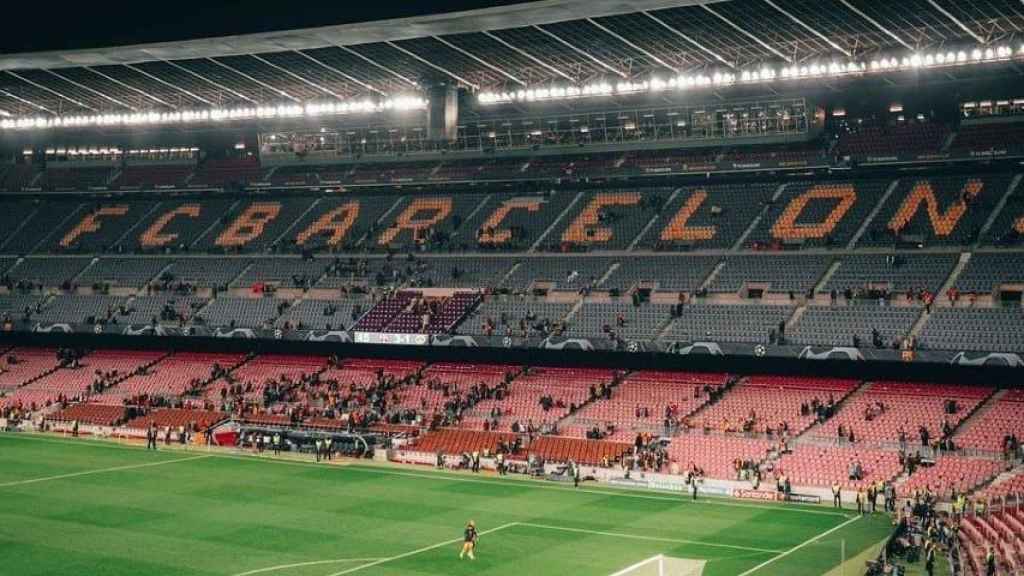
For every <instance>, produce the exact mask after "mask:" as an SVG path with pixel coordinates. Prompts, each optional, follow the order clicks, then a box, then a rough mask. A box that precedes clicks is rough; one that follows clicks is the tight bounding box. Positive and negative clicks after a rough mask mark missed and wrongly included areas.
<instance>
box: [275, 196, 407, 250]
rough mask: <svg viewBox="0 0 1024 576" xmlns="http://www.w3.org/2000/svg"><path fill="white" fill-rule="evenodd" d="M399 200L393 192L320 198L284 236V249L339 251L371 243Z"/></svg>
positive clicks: (282, 240) (282, 241)
mask: <svg viewBox="0 0 1024 576" xmlns="http://www.w3.org/2000/svg"><path fill="white" fill-rule="evenodd" d="M400 199H401V197H399V196H394V195H390V194H380V195H364V196H358V197H350V196H348V195H347V194H346V195H343V196H338V197H326V198H320V199H318V200H317V201H316V204H315V205H314V206H313V208H312V209H311V210H309V211H308V212H306V213H305V214H303V215H302V216H301V217H300V218H298V219H297V220H296V221H295V222H294V225H293V226H292V227H291V229H290V230H288V232H287V233H286V234H285V235H284V236H283V237H282V239H281V243H282V245H283V246H282V248H284V249H288V250H292V251H316V252H339V251H346V250H351V249H353V248H354V247H355V246H357V245H359V246H369V245H371V244H372V243H373V241H374V233H375V232H377V233H379V228H378V222H379V221H380V219H381V218H382V217H383V216H384V214H385V213H387V212H388V210H390V209H391V208H392V207H393V206H396V205H397V203H398V202H399V200H400ZM391 214H392V216H394V215H395V214H396V213H395V212H391Z"/></svg>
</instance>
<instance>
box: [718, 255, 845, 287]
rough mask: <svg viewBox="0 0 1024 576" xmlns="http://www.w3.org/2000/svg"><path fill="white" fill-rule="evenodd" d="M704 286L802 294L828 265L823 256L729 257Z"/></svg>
mask: <svg viewBox="0 0 1024 576" xmlns="http://www.w3.org/2000/svg"><path fill="white" fill-rule="evenodd" d="M724 262H725V265H724V266H723V267H722V269H721V270H720V271H719V272H718V274H717V275H716V276H715V277H714V279H713V280H712V281H711V284H710V285H709V286H708V291H709V292H720V293H721V292H740V291H741V290H743V289H744V288H747V289H749V288H752V287H754V286H755V285H756V286H763V287H764V291H765V292H773V293H777V294H778V293H782V294H784V293H787V292H795V293H797V294H806V293H807V292H809V291H810V290H811V289H813V288H814V286H815V285H816V284H817V282H818V280H820V279H821V277H822V276H823V275H824V274H825V271H826V270H827V269H828V267H829V265H830V264H831V258H829V257H827V256H817V255H815V256H810V255H808V256H798V257H797V256H754V255H744V256H729V257H727V258H725V260H724Z"/></svg>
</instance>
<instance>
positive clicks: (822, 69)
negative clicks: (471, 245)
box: [477, 45, 1024, 105]
mask: <svg viewBox="0 0 1024 576" xmlns="http://www.w3.org/2000/svg"><path fill="white" fill-rule="evenodd" d="M1010 59H1024V45H1021V46H1020V49H1019V50H1018V51H1014V49H1013V48H1012V47H1011V46H1009V45H1003V46H989V47H977V48H973V49H971V51H970V52H967V51H965V50H960V51H952V50H946V51H936V52H931V53H919V52H913V53H908V54H905V55H902V56H895V55H891V56H888V57H884V56H883V57H879V58H874V59H871V60H867V61H854V60H849V61H846V62H843V61H830V62H805V63H803V64H799V65H789V66H781V67H773V66H767V65H766V66H762V67H760V68H752V69H741V70H732V71H726V70H719V71H709V72H708V74H696V75H692V76H691V75H678V76H675V77H671V78H668V79H667V80H663V79H660V78H657V77H651V78H650V79H649V80H646V81H630V80H623V81H621V82H618V83H616V84H615V85H611V84H608V83H606V82H600V83H595V84H587V85H583V86H562V87H558V88H552V87H543V88H541V87H525V88H522V89H519V90H517V91H515V92H481V93H479V94H478V95H477V101H478V102H479V103H480V104H483V105H492V104H505V103H510V102H537V101H545V100H562V99H575V98H589V97H596V96H608V95H612V94H616V95H619V94H621V95H627V94H637V93H642V92H665V91H668V90H677V91H682V90H689V89H692V88H702V87H708V86H715V87H719V86H731V85H734V84H756V83H765V82H773V81H775V80H778V79H781V80H805V79H812V78H822V77H841V76H857V75H863V74H869V73H881V72H892V71H900V70H918V69H927V68H939V67H945V66H963V65H965V64H987V63H990V62H1000V61H1006V60H1010Z"/></svg>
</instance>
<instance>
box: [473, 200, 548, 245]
mask: <svg viewBox="0 0 1024 576" xmlns="http://www.w3.org/2000/svg"><path fill="white" fill-rule="evenodd" d="M541 204H542V202H541V201H540V200H539V199H537V198H516V199H513V200H509V201H508V202H505V203H504V204H502V205H501V206H499V207H498V209H497V210H495V211H494V212H493V213H491V215H490V216H488V217H487V221H485V222H484V223H483V224H482V225H481V226H480V230H479V235H478V237H477V238H478V239H479V241H480V243H481V244H504V243H505V242H508V241H509V240H511V239H512V231H511V230H509V229H507V228H505V229H501V230H499V229H498V226H501V223H502V222H504V221H505V218H507V217H508V215H509V214H511V213H512V211H513V210H526V211H527V212H537V211H539V210H540V207H541Z"/></svg>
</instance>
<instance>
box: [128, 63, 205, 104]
mask: <svg viewBox="0 0 1024 576" xmlns="http://www.w3.org/2000/svg"><path fill="white" fill-rule="evenodd" d="M125 66H126V67H128V68H131V69H132V70H135V71H136V72H138V73H139V74H142V75H143V76H145V77H146V78H149V79H151V80H155V81H157V82H159V83H160V84H163V85H164V86H167V87H168V88H170V89H172V90H177V91H178V92H181V93H182V94H185V95H186V96H189V97H190V98H195V99H196V100H199V101H200V102H202V103H203V104H206V105H207V106H213V102H210V101H209V100H207V99H206V98H203V97H202V96H199V95H197V94H194V93H192V92H191V91H190V90H186V89H185V88H182V87H181V86H178V85H176V84H171V83H170V82H168V81H167V80H164V79H163V78H160V77H159V76H154V75H152V74H150V73H149V72H146V71H145V70H143V69H142V68H138V67H136V66H133V65H132V64H125Z"/></svg>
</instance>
